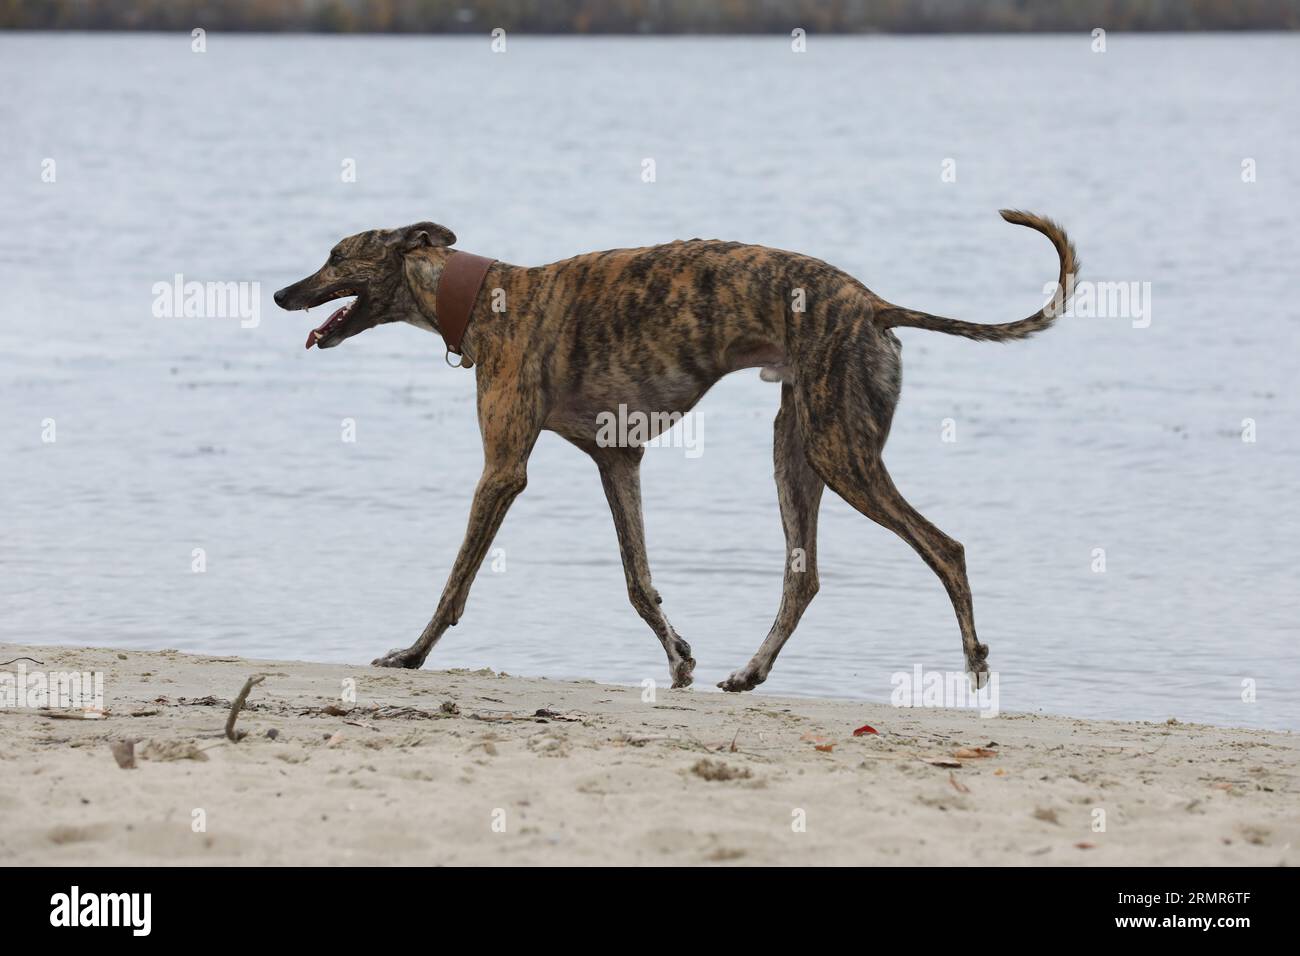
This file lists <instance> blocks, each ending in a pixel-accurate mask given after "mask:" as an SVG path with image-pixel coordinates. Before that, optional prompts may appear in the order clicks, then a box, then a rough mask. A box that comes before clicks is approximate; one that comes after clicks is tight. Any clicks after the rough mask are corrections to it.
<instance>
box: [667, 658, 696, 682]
mask: <svg viewBox="0 0 1300 956" xmlns="http://www.w3.org/2000/svg"><path fill="white" fill-rule="evenodd" d="M694 671H695V658H693V657H688V658H686V659H685V660H682V661H678V662H677V664H676V665H674V666H673V668H672V674H673V687H690V686H691V684H693V683H695V678H694V677H692V676H691V675H692V674H693V673H694Z"/></svg>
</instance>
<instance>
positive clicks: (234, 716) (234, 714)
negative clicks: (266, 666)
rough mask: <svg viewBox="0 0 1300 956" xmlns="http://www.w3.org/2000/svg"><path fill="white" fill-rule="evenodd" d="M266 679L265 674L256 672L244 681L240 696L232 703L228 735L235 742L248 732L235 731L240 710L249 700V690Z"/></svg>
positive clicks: (227, 722) (227, 719)
mask: <svg viewBox="0 0 1300 956" xmlns="http://www.w3.org/2000/svg"><path fill="white" fill-rule="evenodd" d="M264 680H266V675H265V674H254V675H253V676H252V677H250V678H249V679H248V680H246V681H244V686H243V688H242V689H241V690H240V692H239V696H238V697H236V698H235V702H234V703H233V704H231V705H230V716H229V717H227V718H226V736H227V737H229V738H230V739H231V740H233V741H234V742H235V743H239V740H240V738H241V737H243V736H244V735H245V733H246V732H245V731H242V730H241V731H240V732H239V733H238V734H236V733H235V721H236V720H238V719H239V712H240V711H241V710H242V709H243V707H244V701H246V700H248V692H249V691H250V690H252V689H253V687H254V686H255V685H257V684H260V683H262V681H264Z"/></svg>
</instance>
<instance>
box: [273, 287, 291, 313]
mask: <svg viewBox="0 0 1300 956" xmlns="http://www.w3.org/2000/svg"><path fill="white" fill-rule="evenodd" d="M288 291H289V290H288V289H281V290H280V291H279V292H277V293H276V294H275V295H274V296H273V298H274V299H275V304H276V305H278V306H279V307H280V308H282V309H283V308H284V300H285V299H286V298H287V296H286V295H285V293H286V292H288Z"/></svg>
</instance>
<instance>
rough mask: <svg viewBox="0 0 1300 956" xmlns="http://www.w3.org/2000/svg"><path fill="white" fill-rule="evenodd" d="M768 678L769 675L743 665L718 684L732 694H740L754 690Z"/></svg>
mask: <svg viewBox="0 0 1300 956" xmlns="http://www.w3.org/2000/svg"><path fill="white" fill-rule="evenodd" d="M765 680H767V675H766V674H763V675H759V674H756V673H755V672H754V671H752V670H750V669H749V668H748V667H742V668H741V669H740V670H738V671H736V672H735V673H734V674H732V675H731V676H730V677H728V678H727V679H726V680H724V681H719V682H718V686H719V687H721V688H722V689H723V690H725V691H728V692H729V693H732V694H739V693H741V692H742V691H746V690H753V689H754V688H755V687H757V686H758V685H759V684H761V683H763V681H765Z"/></svg>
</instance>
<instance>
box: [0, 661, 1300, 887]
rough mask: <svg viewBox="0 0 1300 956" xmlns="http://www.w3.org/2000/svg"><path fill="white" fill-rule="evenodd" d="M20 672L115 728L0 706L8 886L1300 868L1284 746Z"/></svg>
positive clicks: (1073, 724)
mask: <svg viewBox="0 0 1300 956" xmlns="http://www.w3.org/2000/svg"><path fill="white" fill-rule="evenodd" d="M19 655H29V656H31V657H33V658H35V659H36V660H38V661H41V662H42V669H44V670H48V671H73V670H75V671H91V672H96V671H97V672H102V674H103V680H104V707H105V711H106V714H105V716H104V717H103V718H102V719H73V718H69V717H66V716H56V713H58V712H57V711H55V710H33V709H23V708H18V709H5V710H0V728H2V731H3V732H2V733H0V761H3V767H4V774H3V779H4V786H3V787H2V788H0V862H3V863H4V864H5V865H24V864H26V865H33V864H37V865H60V864H127V865H149V864H270V865H280V864H403V865H430V864H435V865H436V864H649V865H654V864H740V865H744V864H889V865H897V864H958V865H960V864H1012V865H1015V864H1029V865H1041V864H1049V865H1115V864H1157V865H1208V864H1227V865H1257V866H1275V865H1284V864H1285V865H1294V864H1296V863H1297V862H1300V854H1298V853H1297V850H1296V846H1297V843H1298V842H1300V800H1297V793H1298V791H1300V785H1298V781H1297V767H1298V764H1300V761H1298V760H1297V756H1298V751H1300V748H1298V747H1297V739H1296V736H1295V735H1294V734H1289V733H1276V732H1267V731H1258V730H1234V729H1223V728H1217V727H1207V726H1200V725H1195V724H1183V723H1177V722H1169V723H1159V724H1157V723H1120V722H1107V721H1091V720H1077V719H1071V718H1066V717H1050V716H1040V715H1016V714H1003V715H1001V716H999V717H996V718H991V719H989V718H981V717H980V716H978V714H976V713H974V712H957V711H948V710H937V709H901V708H894V707H891V706H888V705H882V704H870V703H863V702H853V701H832V700H806V699H783V698H778V697H768V696H763V695H761V694H760V695H754V694H746V695H740V696H733V695H723V694H720V693H712V692H708V691H704V690H677V691H674V690H669V689H666V688H664V687H660V688H658V689H657V691H656V692H655V695H654V700H653V701H647V700H644V699H643V689H642V688H640V687H620V686H609V685H602V684H597V683H594V682H591V681H557V680H541V679H533V678H525V677H515V676H507V675H504V674H497V673H493V672H491V671H487V670H484V671H476V672H467V671H438V670H421V671H413V672H412V671H383V670H378V669H373V668H370V667H364V666H358V667H348V666H341V665H335V664H314V663H302V662H289V661H254V660H244V659H240V658H229V657H206V656H192V655H186V654H181V653H179V652H176V651H159V652H153V653H146V652H139V651H129V652H127V651H116V650H108V649H99V648H94V649H91V648H73V647H57V648H55V647H37V646H18V645H0V659H3V660H9V659H10V658H14V657H18V656H19ZM25 666H27V667H29V668H33V669H36V668H37V665H34V664H31V663H30V662H25ZM16 667H17V665H16V664H10V665H7V666H6V667H5V668H3V670H6V671H11V672H12V671H14V670H15V668H16ZM258 674H260V675H265V677H264V679H263V680H262V681H261V682H260V683H258V684H257V685H256V686H254V687H253V688H252V689H251V691H250V693H249V696H248V701H247V705H246V707H245V708H244V710H243V711H242V712H241V713H240V714H239V716H238V719H237V722H236V725H235V727H236V731H237V732H243V733H245V734H246V736H244V737H243V738H242V739H241V740H239V741H238V742H232V741H230V740H229V739H227V737H226V735H225V733H224V727H225V724H226V721H227V717H228V715H229V712H230V709H231V702H232V700H233V699H234V698H235V697H236V696H237V695H238V693H239V692H240V690H241V688H242V687H243V686H244V684H245V681H246V680H247V679H248V678H249V677H250V676H252V675H258ZM64 713H65V714H66V712H64ZM77 713H78V714H79V713H80V712H77ZM864 725H869V726H870V727H871V728H873V729H874V730H876V731H878V733H869V732H863V733H861V734H860V735H858V736H855V735H854V733H853V731H854V730H855V729H857V728H861V727H863V726H864ZM121 764H125V766H122V765H121ZM1102 823H1104V829H1098V826H1099V825H1100V824H1102Z"/></svg>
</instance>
